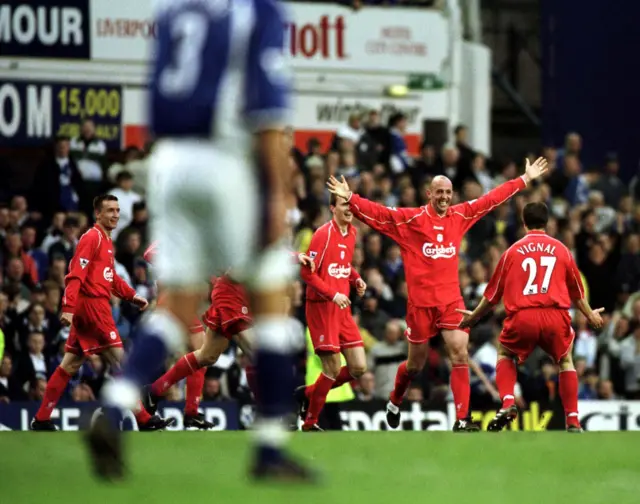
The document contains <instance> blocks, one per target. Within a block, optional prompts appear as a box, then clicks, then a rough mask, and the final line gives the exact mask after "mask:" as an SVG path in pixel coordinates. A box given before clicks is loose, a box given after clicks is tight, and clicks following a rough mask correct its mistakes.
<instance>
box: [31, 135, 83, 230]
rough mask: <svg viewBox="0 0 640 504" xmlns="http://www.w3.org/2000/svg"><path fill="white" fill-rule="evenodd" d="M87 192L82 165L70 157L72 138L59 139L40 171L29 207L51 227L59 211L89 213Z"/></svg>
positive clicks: (36, 177)
mask: <svg viewBox="0 0 640 504" xmlns="http://www.w3.org/2000/svg"><path fill="white" fill-rule="evenodd" d="M83 191H84V190H83V182H82V176H81V175H80V171H79V169H78V165H77V164H76V162H75V160H74V159H72V158H71V156H70V143H69V137H65V136H58V137H56V140H55V144H54V152H53V153H52V155H50V156H49V157H48V158H47V159H46V160H45V161H44V162H43V163H42V164H40V165H39V166H38V168H37V169H36V172H35V174H34V184H33V189H32V191H31V195H30V197H29V206H30V207H31V208H32V209H33V210H34V211H36V212H39V213H40V214H41V221H40V222H43V223H45V225H48V224H49V223H50V222H51V220H52V219H53V215H54V213H55V212H57V211H59V210H62V211H65V212H76V211H78V210H80V209H85V210H86V208H87V205H86V201H85V198H84V192H83ZM81 201H82V204H81Z"/></svg>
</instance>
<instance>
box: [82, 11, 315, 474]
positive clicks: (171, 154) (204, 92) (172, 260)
mask: <svg viewBox="0 0 640 504" xmlns="http://www.w3.org/2000/svg"><path fill="white" fill-rule="evenodd" d="M154 20H155V23H156V26H157V29H156V38H155V47H154V52H153V53H154V56H153V62H152V71H151V83H150V86H149V88H150V93H149V94H150V104H149V110H150V126H151V130H152V134H153V135H154V136H155V139H156V140H157V143H156V148H155V149H154V153H153V155H152V158H151V167H150V172H149V191H148V194H149V209H150V211H151V232H152V237H153V239H154V240H157V241H158V250H157V256H156V257H157V258H156V263H155V268H156V270H157V273H158V275H157V276H158V281H159V282H160V283H161V284H162V286H163V289H164V295H165V296H166V301H165V303H164V304H163V306H162V307H159V308H158V309H157V310H155V311H154V312H153V313H151V314H150V315H149V317H148V318H147V319H146V320H144V321H143V323H142V324H141V326H140V328H139V334H138V335H137V338H136V339H137V341H136V345H135V346H134V348H133V352H132V354H131V356H130V357H129V359H128V361H127V365H126V367H125V375H124V377H123V378H122V379H120V380H118V381H117V382H116V383H114V384H112V386H111V387H108V388H107V389H106V390H105V393H104V400H105V402H106V403H107V404H108V405H111V406H112V408H111V409H110V415H109V417H112V415H113V416H116V414H117V410H118V409H120V408H124V407H127V406H128V405H129V404H131V403H132V402H133V403H135V401H137V400H138V398H139V395H140V394H139V391H140V387H141V386H143V385H144V384H146V383H150V382H152V381H153V380H154V379H155V378H156V377H157V376H158V375H159V374H160V372H161V367H162V365H163V363H164V361H165V358H166V356H167V355H168V353H169V352H170V351H176V350H180V349H182V348H183V346H184V342H185V334H186V332H187V330H188V327H189V325H190V324H191V323H192V321H193V319H194V318H195V317H196V316H197V309H198V304H199V302H200V300H201V299H202V296H203V287H202V286H203V279H207V278H210V277H211V276H217V275H219V274H221V273H223V272H225V271H227V270H228V269H229V268H231V269H232V271H233V272H234V277H235V278H236V279H237V280H242V281H244V282H245V285H246V287H247V289H248V291H249V296H250V297H251V304H252V310H253V313H254V331H255V334H256V346H257V349H256V356H255V361H256V368H257V373H258V387H259V390H258V398H259V401H258V418H257V420H256V423H255V428H254V439H255V456H254V462H253V466H252V470H251V473H252V475H253V476H254V477H255V478H259V479H265V478H266V479H276V480H280V479H282V480H287V481H290V480H296V481H306V480H308V479H309V478H310V477H311V475H310V473H309V471H308V470H307V469H306V468H305V467H304V466H302V465H301V464H299V463H298V462H296V461H295V460H293V459H292V458H291V457H290V456H288V455H287V454H286V452H285V451H284V449H283V448H284V445H285V443H286V440H287V438H288V433H287V430H288V426H287V425H286V424H285V422H284V418H285V417H286V415H287V414H288V413H289V412H290V411H291V409H292V407H293V405H292V390H293V387H294V375H293V349H294V347H295V346H297V345H299V344H300V343H299V342H298V341H294V338H293V337H291V336H290V334H289V333H288V332H287V323H288V322H287V319H286V316H285V314H284V313H283V310H282V306H283V305H284V299H285V296H286V288H287V286H288V284H289V282H290V281H291V279H292V276H293V275H294V273H295V268H294V266H293V265H292V263H291V261H290V259H289V256H288V254H287V253H286V251H285V248H286V247H285V246H284V243H283V234H284V228H285V181H284V177H283V173H284V171H285V170H287V169H288V159H287V156H288V153H287V152H286V151H285V149H284V141H283V130H284V127H285V125H286V124H287V122H288V121H287V118H288V112H289V110H288V105H289V104H288V101H289V87H290V76H289V72H288V70H287V66H286V62H285V57H284V32H285V17H284V15H283V12H282V10H281V6H280V4H279V2H277V1H275V0H222V1H221V0H172V1H161V2H156V8H155V13H154ZM110 419H111V421H109V422H107V421H102V422H99V423H97V424H96V425H95V428H94V429H93V430H92V431H91V435H90V436H89V438H88V439H89V446H90V449H91V452H92V455H93V460H94V463H95V468H96V470H97V472H98V474H99V475H101V476H104V477H107V478H118V477H121V476H122V475H123V468H124V466H123V455H122V442H121V441H122V440H121V436H120V435H119V432H118V431H117V430H116V429H115V428H114V422H113V419H112V418H110Z"/></svg>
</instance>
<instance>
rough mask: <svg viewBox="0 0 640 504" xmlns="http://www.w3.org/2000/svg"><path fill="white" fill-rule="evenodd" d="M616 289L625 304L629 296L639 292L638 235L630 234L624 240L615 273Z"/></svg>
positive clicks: (639, 261)
mask: <svg viewBox="0 0 640 504" xmlns="http://www.w3.org/2000/svg"><path fill="white" fill-rule="evenodd" d="M616 288H617V291H618V294H619V296H620V295H623V296H624V299H620V301H622V302H625V301H626V298H627V297H628V296H629V294H631V293H633V292H637V291H640V235H637V234H630V235H628V236H627V238H626V240H625V246H624V252H623V253H622V255H621V256H620V261H619V263H618V267H617V272H616Z"/></svg>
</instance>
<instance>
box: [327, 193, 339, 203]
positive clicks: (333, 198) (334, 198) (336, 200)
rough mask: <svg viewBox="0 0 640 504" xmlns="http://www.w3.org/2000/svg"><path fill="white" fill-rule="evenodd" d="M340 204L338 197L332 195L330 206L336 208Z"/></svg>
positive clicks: (330, 196)
mask: <svg viewBox="0 0 640 504" xmlns="http://www.w3.org/2000/svg"><path fill="white" fill-rule="evenodd" d="M337 204H338V196H336V195H335V194H333V193H331V194H330V195H329V205H330V206H336V205H337Z"/></svg>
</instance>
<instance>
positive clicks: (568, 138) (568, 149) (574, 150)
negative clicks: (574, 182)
mask: <svg viewBox="0 0 640 504" xmlns="http://www.w3.org/2000/svg"><path fill="white" fill-rule="evenodd" d="M581 153H582V137H581V136H580V134H579V133H576V132H575V131H571V132H569V133H567V134H566V135H565V137H564V148H563V149H559V150H558V153H557V157H558V165H559V166H562V165H563V158H564V157H566V156H568V155H571V156H575V157H576V159H577V161H578V163H580V161H581V159H580V155H581Z"/></svg>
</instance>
